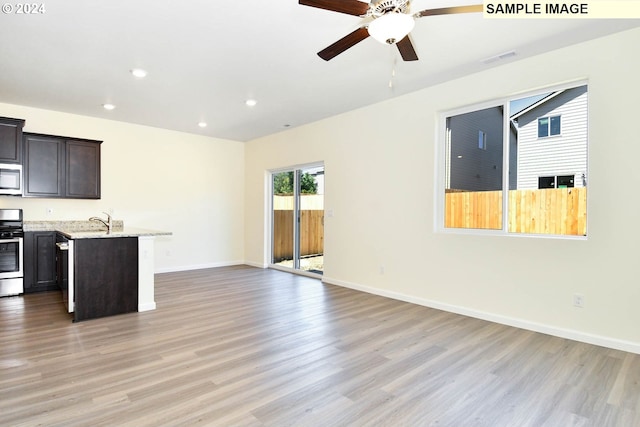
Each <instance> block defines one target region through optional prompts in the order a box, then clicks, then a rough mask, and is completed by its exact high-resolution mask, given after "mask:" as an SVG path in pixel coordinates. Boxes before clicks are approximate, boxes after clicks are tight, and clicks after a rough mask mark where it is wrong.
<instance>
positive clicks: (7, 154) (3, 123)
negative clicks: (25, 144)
mask: <svg viewBox="0 0 640 427" xmlns="http://www.w3.org/2000/svg"><path fill="white" fill-rule="evenodd" d="M23 127H24V120H22V119H11V118H9V117H0V163H17V164H20V163H22V128H23Z"/></svg>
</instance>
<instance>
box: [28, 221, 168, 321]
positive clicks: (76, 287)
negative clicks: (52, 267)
mask: <svg viewBox="0 0 640 427" xmlns="http://www.w3.org/2000/svg"><path fill="white" fill-rule="evenodd" d="M25 229H26V230H27V231H28V230H48V231H49V230H50V231H55V232H56V233H57V235H58V241H59V243H58V246H59V251H60V250H62V251H64V255H65V256H64V257H63V256H58V263H61V262H63V263H64V266H62V267H63V268H60V267H61V266H60V265H59V266H58V267H59V271H65V272H66V276H65V280H64V281H62V280H59V283H65V284H64V287H65V288H63V289H62V291H63V296H64V299H65V306H66V308H67V310H68V311H69V313H73V316H74V317H73V320H74V322H77V321H82V320H88V319H93V318H98V317H105V316H111V315H115V314H123V313H129V312H135V311H149V310H154V309H155V308H156V304H155V293H154V240H155V237H156V236H169V235H171V233H170V232H165V231H156V230H148V229H141V228H133V227H124V225H123V224H122V222H121V221H120V222H115V224H114V228H113V229H112V231H110V232H107V231H106V230H104V229H101V227H96V224H94V223H88V222H85V221H61V222H32V223H25Z"/></svg>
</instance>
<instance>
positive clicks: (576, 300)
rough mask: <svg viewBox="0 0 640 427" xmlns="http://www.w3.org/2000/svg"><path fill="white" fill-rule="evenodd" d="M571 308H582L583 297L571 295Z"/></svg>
mask: <svg viewBox="0 0 640 427" xmlns="http://www.w3.org/2000/svg"><path fill="white" fill-rule="evenodd" d="M573 306H574V307H578V308H584V295H582V294H573Z"/></svg>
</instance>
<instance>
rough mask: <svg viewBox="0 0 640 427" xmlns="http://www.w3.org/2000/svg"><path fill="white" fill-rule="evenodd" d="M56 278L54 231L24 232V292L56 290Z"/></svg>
mask: <svg viewBox="0 0 640 427" xmlns="http://www.w3.org/2000/svg"><path fill="white" fill-rule="evenodd" d="M58 289H59V288H58V284H57V280H56V232H55V231H27V232H25V233H24V292H25V293H26V294H27V293H33V292H42V291H54V290H58Z"/></svg>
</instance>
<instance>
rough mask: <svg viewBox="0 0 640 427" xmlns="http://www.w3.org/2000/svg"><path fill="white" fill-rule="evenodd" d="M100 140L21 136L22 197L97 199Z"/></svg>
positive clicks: (28, 134)
mask: <svg viewBox="0 0 640 427" xmlns="http://www.w3.org/2000/svg"><path fill="white" fill-rule="evenodd" d="M100 144H101V141H93V140H87V139H76V138H66V137H59V136H51V135H41V134H31V133H25V134H24V147H23V148H24V191H23V196H24V197H63V198H73V199H99V198H100Z"/></svg>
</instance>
